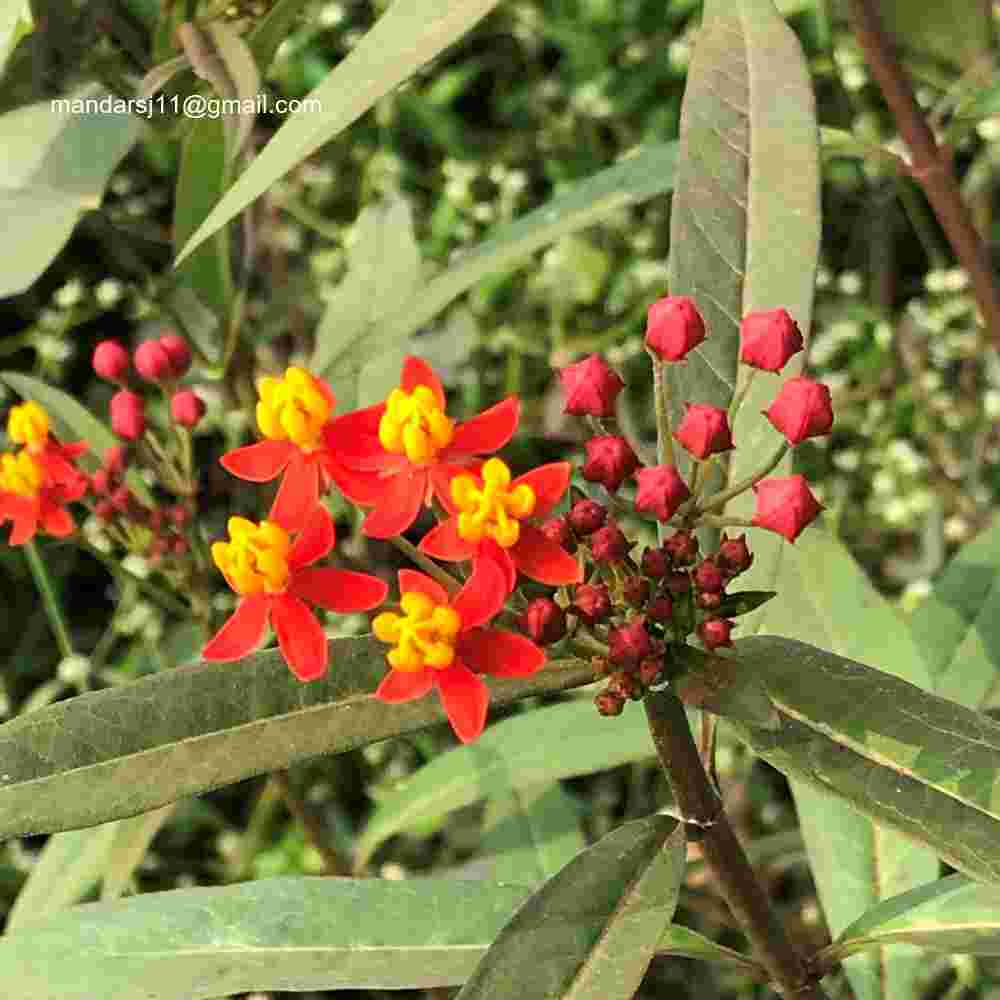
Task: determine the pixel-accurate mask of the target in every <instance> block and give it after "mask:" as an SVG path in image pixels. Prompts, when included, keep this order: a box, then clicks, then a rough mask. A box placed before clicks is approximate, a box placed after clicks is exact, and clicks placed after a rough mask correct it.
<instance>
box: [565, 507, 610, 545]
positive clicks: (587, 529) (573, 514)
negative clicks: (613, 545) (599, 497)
mask: <svg viewBox="0 0 1000 1000" xmlns="http://www.w3.org/2000/svg"><path fill="white" fill-rule="evenodd" d="M607 517H608V512H607V510H606V508H604V507H602V506H601V505H600V504H599V503H597V502H596V501H595V500H577V502H576V503H575V504H573V506H572V507H570V509H569V513H568V514H567V515H566V522H567V524H569V526H570V527H571V528H572V529H573V532H574V533H575V534H577V535H579V536H580V537H581V538H586V536H587V535H592V534H593V533H594V532H595V531H597V529H598V528H600V527H603V525H604V522H605V521H606V520H607Z"/></svg>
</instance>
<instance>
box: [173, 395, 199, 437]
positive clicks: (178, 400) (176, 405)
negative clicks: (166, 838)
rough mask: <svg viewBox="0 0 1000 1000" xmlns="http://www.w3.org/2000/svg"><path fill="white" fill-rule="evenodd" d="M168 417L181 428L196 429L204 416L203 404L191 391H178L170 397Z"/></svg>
mask: <svg viewBox="0 0 1000 1000" xmlns="http://www.w3.org/2000/svg"><path fill="white" fill-rule="evenodd" d="M170 416H171V417H173V418H174V422H175V423H177V424H180V425H181V427H188V428H191V427H197V426H198V422H199V421H200V420H201V418H202V417H203V416H205V403H204V402H203V400H202V398H201V396H199V395H198V394H197V393H196V392H193V391H192V390H191V389H180V390H179V391H178V392H175V393H174V394H173V396H171V397H170Z"/></svg>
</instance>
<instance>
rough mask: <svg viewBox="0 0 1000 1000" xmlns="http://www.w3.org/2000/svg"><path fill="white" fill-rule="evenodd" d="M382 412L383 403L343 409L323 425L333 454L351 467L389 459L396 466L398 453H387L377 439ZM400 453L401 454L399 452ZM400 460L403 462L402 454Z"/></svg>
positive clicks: (371, 465)
mask: <svg viewBox="0 0 1000 1000" xmlns="http://www.w3.org/2000/svg"><path fill="white" fill-rule="evenodd" d="M383 413H385V403H376V404H375V405H374V406H368V407H365V409H363V410H355V411H354V412H353V413H345V414H344V415H343V416H342V417H337V418H336V419H335V420H332V421H331V422H330V423H328V424H327V425H326V427H325V428H324V429H323V441H324V443H325V444H326V446H327V448H328V449H329V451H330V452H331V454H332V455H333V457H334V458H335V459H336V460H337V461H338V462H341V463H343V464H345V465H348V466H350V467H351V468H352V469H362V470H365V469H367V470H372V469H380V468H382V466H383V465H384V464H385V463H386V461H390V464H391V465H392V466H396V465H397V464H398V463H397V462H396V459H397V456H395V455H390V454H389V453H388V452H387V451H386V450H385V448H383V447H382V442H381V441H379V439H378V425H379V421H380V420H381V419H382V414H383ZM400 457H401V456H400ZM403 462H404V463H405V462H406V459H405V457H404V458H403Z"/></svg>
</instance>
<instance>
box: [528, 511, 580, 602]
mask: <svg viewBox="0 0 1000 1000" xmlns="http://www.w3.org/2000/svg"><path fill="white" fill-rule="evenodd" d="M510 554H511V557H512V558H513V560H514V565H515V566H517V568H518V569H519V570H520V571H521V572H522V573H523V574H524V575H525V576H528V577H531V579H532V580H537V581H538V582H539V583H546V584H548V585H549V586H550V587H559V586H561V585H562V584H564V583H580V581H581V580H583V571H582V570H581V569H580V564H579V563H578V562H577V561H576V559H574V558H573V557H572V556H571V555H570V554H569V553H568V552H567V551H566V550H565V549H564V548H562V546H560V545H557V544H556V543H555V542H554V541H552V539H551V538H549V537H548V536H547V535H546V534H545V533H544V532H543V531H541V530H540V529H538V528H536V527H535V526H534V525H533V524H522V525H521V537H520V538H519V539H518V540H517V544H516V545H515V546H514V547H513V548H512V549H511V550H510Z"/></svg>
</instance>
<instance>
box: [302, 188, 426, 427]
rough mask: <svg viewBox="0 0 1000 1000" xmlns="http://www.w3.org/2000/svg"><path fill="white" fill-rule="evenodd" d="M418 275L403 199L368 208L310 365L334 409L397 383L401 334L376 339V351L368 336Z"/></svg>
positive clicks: (386, 391)
mask: <svg viewBox="0 0 1000 1000" xmlns="http://www.w3.org/2000/svg"><path fill="white" fill-rule="evenodd" d="M422 272H423V269H422V262H421V258H420V248H419V247H418V246H417V241H416V237H415V236H414V234H413V214H412V212H411V211H410V206H409V204H408V203H407V202H406V200H405V199H404V198H402V197H396V198H391V199H389V200H387V201H385V202H383V203H381V204H375V205H368V206H367V207H366V208H365V209H364V211H362V213H361V215H360V216H359V217H358V221H357V224H356V226H355V230H354V242H353V244H352V245H351V247H350V250H349V251H348V272H347V276H346V277H345V278H344V280H343V281H342V282H341V283H340V284H339V285H338V286H337V289H336V291H335V292H334V294H333V298H332V299H331V300H330V302H329V304H328V305H327V307H326V310H325V311H324V313H323V318H322V319H321V320H320V324H319V327H318V328H317V330H316V349H315V351H314V353H313V358H312V363H311V365H310V367H311V368H312V370H313V371H315V372H316V373H317V374H319V375H322V376H324V377H325V378H326V379H327V380H328V381H329V383H330V387H331V388H332V389H333V392H334V395H336V397H337V407H338V409H339V410H340V411H346V410H352V409H355V408H356V407H357V406H358V405H359V404H365V405H367V404H368V403H374V402H376V401H377V400H378V399H380V398H382V397H384V396H387V395H388V394H389V391H390V390H391V389H392V388H393V387H394V386H396V385H398V384H399V372H400V369H401V367H402V364H403V358H404V357H405V355H406V353H407V341H406V337H405V335H404V336H403V337H400V338H398V339H397V340H394V341H392V342H388V341H386V340H384V339H380V341H379V349H378V350H377V351H376V350H373V336H374V335H375V329H376V328H377V326H378V324H379V322H380V321H381V320H382V319H384V317H385V315H386V312H387V311H388V310H389V309H391V308H392V306H393V305H394V304H395V303H396V302H399V301H400V299H402V300H404V301H405V300H407V299H409V297H410V296H411V295H412V294H413V293H414V292H415V291H416V289H417V287H418V286H419V284H420V280H421V276H422Z"/></svg>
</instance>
